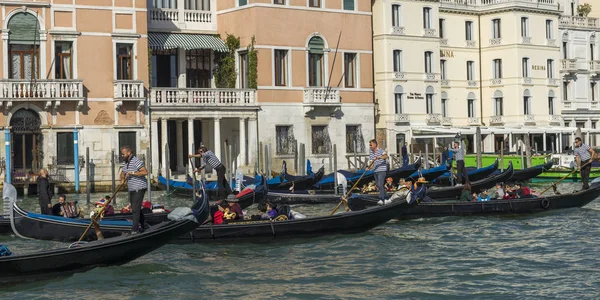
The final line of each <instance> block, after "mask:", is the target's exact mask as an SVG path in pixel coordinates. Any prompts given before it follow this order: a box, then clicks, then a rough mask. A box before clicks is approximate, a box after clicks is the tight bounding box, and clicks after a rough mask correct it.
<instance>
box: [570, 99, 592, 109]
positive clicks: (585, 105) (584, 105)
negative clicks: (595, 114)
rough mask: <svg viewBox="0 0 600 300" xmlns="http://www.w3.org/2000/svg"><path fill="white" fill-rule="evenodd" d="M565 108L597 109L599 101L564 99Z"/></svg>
mask: <svg viewBox="0 0 600 300" xmlns="http://www.w3.org/2000/svg"><path fill="white" fill-rule="evenodd" d="M563 108H564V109H565V110H597V109H598V101H573V100H568V101H563Z"/></svg>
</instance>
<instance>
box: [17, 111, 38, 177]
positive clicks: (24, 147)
mask: <svg viewBox="0 0 600 300" xmlns="http://www.w3.org/2000/svg"><path fill="white" fill-rule="evenodd" d="M41 124H42V122H41V120H40V116H39V115H38V113H37V112H35V111H33V110H31V109H20V110H18V111H16V112H15V113H14V114H13V116H12V118H11V119H10V126H11V138H12V141H11V144H12V145H13V147H12V167H13V171H15V172H26V173H29V172H33V173H37V171H39V169H40V168H41V167H42V158H43V153H42V134H41V133H42V132H41Z"/></svg>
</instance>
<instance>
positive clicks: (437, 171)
mask: <svg viewBox="0 0 600 300" xmlns="http://www.w3.org/2000/svg"><path fill="white" fill-rule="evenodd" d="M451 169H452V164H451V163H446V164H444V165H441V166H437V167H434V168H431V169H426V170H418V171H416V172H414V173H412V174H410V176H408V177H407V178H406V179H407V180H411V181H416V180H417V179H419V177H423V178H425V180H427V181H433V180H434V179H436V178H438V177H440V176H442V174H444V173H447V172H448V171H450V170H451Z"/></svg>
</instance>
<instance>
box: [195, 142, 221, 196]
mask: <svg viewBox="0 0 600 300" xmlns="http://www.w3.org/2000/svg"><path fill="white" fill-rule="evenodd" d="M192 157H198V158H202V166H201V167H200V168H196V169H195V170H194V172H200V171H202V170H203V169H204V168H205V167H206V165H209V166H211V167H212V168H213V169H215V170H216V171H217V186H218V187H219V191H218V193H217V198H218V199H225V198H226V197H227V194H229V193H230V189H229V188H228V187H229V185H228V184H227V180H226V179H225V166H224V165H223V164H222V163H221V161H220V160H219V159H218V158H217V156H216V155H215V154H214V153H213V152H212V151H210V150H208V149H207V148H206V147H200V148H199V149H198V154H190V155H188V158H192Z"/></svg>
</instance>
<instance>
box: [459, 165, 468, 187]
mask: <svg viewBox="0 0 600 300" xmlns="http://www.w3.org/2000/svg"><path fill="white" fill-rule="evenodd" d="M463 178H464V180H463ZM456 181H457V182H456V183H461V184H465V183H467V181H469V176H468V175H467V169H466V168H465V161H464V160H457V161H456Z"/></svg>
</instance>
